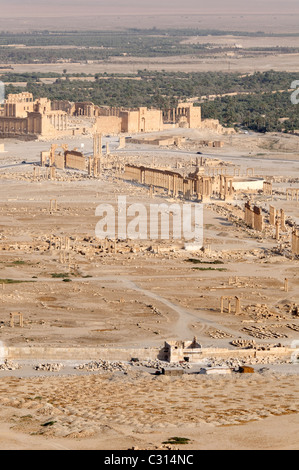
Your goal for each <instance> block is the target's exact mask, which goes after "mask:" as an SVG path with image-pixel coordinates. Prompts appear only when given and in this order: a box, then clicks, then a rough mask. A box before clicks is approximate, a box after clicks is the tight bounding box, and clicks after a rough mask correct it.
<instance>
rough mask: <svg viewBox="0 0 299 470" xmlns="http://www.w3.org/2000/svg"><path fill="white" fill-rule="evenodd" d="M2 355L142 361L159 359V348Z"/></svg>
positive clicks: (29, 350)
mask: <svg viewBox="0 0 299 470" xmlns="http://www.w3.org/2000/svg"><path fill="white" fill-rule="evenodd" d="M2 354H3V356H4V358H5V359H8V360H27V359H28V360H31V359H33V360H36V359H38V360H72V359H73V360H98V359H104V360H111V361H130V360H131V359H132V357H136V358H138V359H140V360H142V361H146V360H154V359H157V356H158V354H159V349H158V348H148V349H147V348H144V349H121V348H113V349H112V348H111V349H109V348H51V347H44V348H43V347H40V348H39V347H28V346H27V347H22V348H17V347H4V348H3V351H2Z"/></svg>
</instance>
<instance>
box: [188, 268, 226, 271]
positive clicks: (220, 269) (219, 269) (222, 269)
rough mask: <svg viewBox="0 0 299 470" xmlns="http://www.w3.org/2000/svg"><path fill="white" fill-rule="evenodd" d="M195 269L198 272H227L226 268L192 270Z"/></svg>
mask: <svg viewBox="0 0 299 470" xmlns="http://www.w3.org/2000/svg"><path fill="white" fill-rule="evenodd" d="M192 269H197V270H198V271H227V269H226V268H192Z"/></svg>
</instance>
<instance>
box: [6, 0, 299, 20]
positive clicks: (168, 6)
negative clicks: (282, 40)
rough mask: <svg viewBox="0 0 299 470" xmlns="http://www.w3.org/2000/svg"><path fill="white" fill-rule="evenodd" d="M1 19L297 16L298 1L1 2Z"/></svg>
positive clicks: (94, 0) (38, 0) (102, 0)
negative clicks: (192, 15) (193, 15)
mask: <svg viewBox="0 0 299 470" xmlns="http://www.w3.org/2000/svg"><path fill="white" fill-rule="evenodd" d="M0 7H1V17H2V18H3V17H14V18H20V17H26V18H27V17H56V16H63V17H67V16H69V17H72V16H84V17H85V16H90V15H163V14H171V15H179V14H185V15H188V14H198V15H200V14H222V15H223V14H236V15H237V14H244V15H248V14H259V15H261V14H264V15H271V14H286V15H288V14H299V5H298V0H286V1H285V2H283V3H281V1H280V0H263V2H262V4H261V2H260V1H259V0H252V1H251V2H248V1H247V0H227V1H226V2H224V1H221V0H210V1H209V2H208V4H207V2H206V1H204V0H186V1H185V2H184V5H183V7H182V2H181V0H164V1H163V2H161V1H160V0H151V2H149V3H144V2H143V3H141V2H140V1H139V0H126V1H122V0H86V1H83V0H52V1H51V2H49V1H48V0H31V1H28V0H25V1H24V0H9V1H8V0H0Z"/></svg>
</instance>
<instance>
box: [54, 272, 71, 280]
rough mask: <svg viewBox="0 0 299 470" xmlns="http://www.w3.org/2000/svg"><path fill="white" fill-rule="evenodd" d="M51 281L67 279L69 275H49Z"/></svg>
mask: <svg viewBox="0 0 299 470" xmlns="http://www.w3.org/2000/svg"><path fill="white" fill-rule="evenodd" d="M51 276H52V278H53V279H67V278H68V277H69V274H67V273H53V274H51Z"/></svg>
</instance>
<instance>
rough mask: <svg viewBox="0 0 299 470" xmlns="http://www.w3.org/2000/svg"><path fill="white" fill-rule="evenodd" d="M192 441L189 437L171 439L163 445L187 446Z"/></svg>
mask: <svg viewBox="0 0 299 470" xmlns="http://www.w3.org/2000/svg"><path fill="white" fill-rule="evenodd" d="M189 442H190V439H188V438H187V437H170V438H169V439H168V440H167V441H164V442H163V444H172V445H186V444H189Z"/></svg>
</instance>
